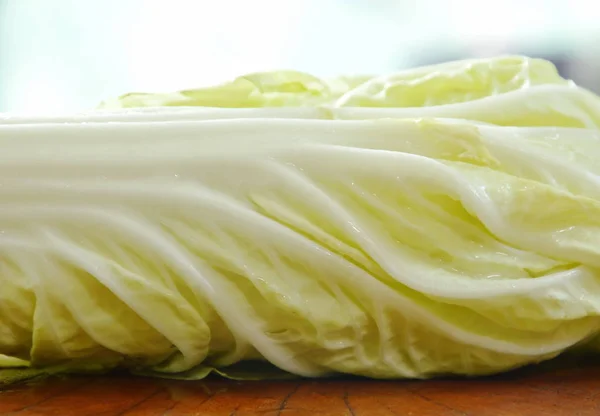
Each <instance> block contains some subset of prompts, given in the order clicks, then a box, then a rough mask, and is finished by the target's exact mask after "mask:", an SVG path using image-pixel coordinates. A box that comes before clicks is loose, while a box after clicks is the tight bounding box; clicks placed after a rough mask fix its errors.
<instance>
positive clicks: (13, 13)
mask: <svg viewBox="0 0 600 416" xmlns="http://www.w3.org/2000/svg"><path fill="white" fill-rule="evenodd" d="M599 43H600V2H595V1H592V0H502V1H484V0H452V1H446V0H346V1H342V0H254V1H244V0H212V1H211V0H207V1H204V0H199V1H194V0H162V1H160V0H52V1H45V0H0V111H18V112H23V111H25V112H62V111H70V110H77V109H86V108H93V107H95V106H96V105H97V104H98V103H99V102H100V101H101V100H102V99H104V98H108V97H112V96H116V95H120V94H123V93H126V92H131V91H144V92H152V91H168V90H177V89H182V88H191V87H195V86H202V85H208V84H214V83H218V82H221V81H225V80H227V79H230V78H233V77H235V76H237V75H242V74H244V73H248V72H253V71H261V70H270V69H281V68H289V69H298V70H302V71H308V72H311V73H313V74H315V75H319V76H330V75H338V74H349V73H381V72H387V71H394V70H398V69H402V68H407V67H412V66H416V65H422V64H430V63H436V62H441V61H446V60H452V59H461V58H467V57H475V56H491V55H496V54H507V53H513V54H527V55H530V56H537V57H542V58H546V59H550V60H552V61H554V62H555V63H556V64H557V65H558V67H559V69H560V71H561V73H562V74H563V75H564V76H566V77H568V78H572V79H574V80H575V81H577V82H578V83H579V84H581V85H583V86H585V87H587V88H590V89H592V90H595V91H600V45H599Z"/></svg>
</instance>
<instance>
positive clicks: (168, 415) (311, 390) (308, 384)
mask: <svg viewBox="0 0 600 416" xmlns="http://www.w3.org/2000/svg"><path fill="white" fill-rule="evenodd" d="M0 414H1V415H18V416H33V415H36V416H41V415H56V416H70V415H77V416H85V415H99V416H117V415H119V416H146V415H148V416H150V415H152V416H182V415H203V416H212V415H224V416H230V415H235V416H243V415H261V416H274V415H281V416H292V415H336V416H337V415H351V416H352V415H353V416H360V415H364V416H383V415H413V416H429V415H434V416H460V415H463V416H465V415H468V416H487V415H490V416H505V415H510V416H515V415H531V416H537V415H568V416H587V415H594V416H598V415H600V366H598V365H597V364H594V365H593V366H590V367H589V368H563V369H558V370H557V369H555V370H551V371H550V370H536V371H520V372H516V373H512V374H507V375H503V376H500V377H493V378H484V379H472V380H435V381H409V382H383V381H365V380H328V381H299V382H298V381H287V382H236V381H227V380H222V379H211V380H205V381H192V382H190V381H165V380H156V379H144V378H134V377H126V376H110V377H73V378H67V379H57V378H55V379H48V380H45V381H43V382H36V383H31V384H22V385H18V386H13V387H10V388H8V389H6V390H4V391H0Z"/></svg>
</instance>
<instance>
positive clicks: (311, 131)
mask: <svg viewBox="0 0 600 416" xmlns="http://www.w3.org/2000/svg"><path fill="white" fill-rule="evenodd" d="M240 79H241V80H242V81H240V80H236V81H234V82H233V83H231V84H227V85H225V86H221V87H216V88H213V89H205V90H194V91H193V94H187V93H186V94H180V93H177V94H178V95H177V97H175V96H172V95H169V96H165V95H152V94H150V95H137V96H135V95H131V96H127V97H124V98H122V99H120V100H117V101H115V102H113V107H115V106H116V107H119V106H120V107H129V106H133V107H137V108H132V109H122V108H112V109H109V108H105V109H103V110H101V111H93V112H88V113H83V114H77V115H72V116H52V117H26V116H6V117H4V118H2V120H1V122H0V146H1V147H2V149H3V151H2V152H1V153H0V180H1V182H2V186H1V187H0V201H1V202H0V224H1V230H2V232H1V233H0V287H2V291H0V382H5V383H7V382H12V381H15V380H20V379H24V378H28V377H32V376H36V375H51V374H56V373H65V372H94V373H98V372H104V371H110V370H113V369H117V368H118V369H126V370H128V371H130V372H133V373H136V374H144V375H152V376H160V377H169V378H179V379H198V378H202V377H204V376H206V375H207V374H209V373H210V372H213V371H215V372H217V373H219V374H222V375H225V376H228V377H231V378H243V379H246V378H271V377H279V378H281V377H285V376H288V375H295V376H306V377H322V376H329V375H334V374H353V375H361V376H367V377H373V378H426V377H434V376H438V375H446V374H460V375H482V374H492V373H498V372H502V371H506V370H509V369H512V368H516V367H520V366H523V365H527V364H531V363H537V362H540V361H544V360H548V359H551V358H553V357H556V356H558V355H560V354H562V353H564V352H568V351H586V352H590V351H591V352H595V351H597V350H598V346H599V345H600V341H598V340H599V339H600V338H599V334H600V274H599V273H598V270H600V249H599V248H598V247H600V179H599V178H600V168H599V166H600V163H599V161H600V130H598V128H597V126H596V123H597V121H598V120H599V119H600V112H599V111H598V110H597V103H598V98H597V97H596V96H594V95H593V94H592V93H589V92H587V91H585V90H583V89H580V88H579V87H577V86H575V85H574V84H572V83H571V82H568V81H565V80H563V79H562V78H560V77H559V76H558V74H557V73H556V71H555V69H554V67H553V66H552V65H551V64H549V63H547V62H545V61H539V60H532V59H528V58H520V57H509V58H496V59H489V60H476V61H463V62H455V63H450V64H444V65H439V66H433V67H427V68H421V69H416V70H411V71H404V72H401V73H398V74H392V75H389V76H387V77H366V78H359V77H356V78H345V79H343V80H340V79H338V80H337V81H331V80H329V81H327V82H325V81H322V80H319V79H316V78H314V77H309V76H305V75H304V74H300V73H296V72H285V73H268V74H259V75H254V76H250V77H243V78H240ZM540 97H542V98H540ZM552 97H554V98H555V99H553V98H552ZM179 104H182V105H179ZM157 105H159V107H156V106H157ZM168 105H175V106H176V108H168ZM280 106H282V107H280Z"/></svg>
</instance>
